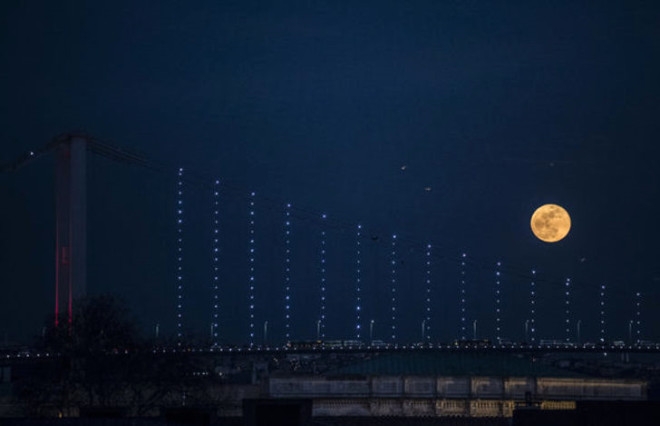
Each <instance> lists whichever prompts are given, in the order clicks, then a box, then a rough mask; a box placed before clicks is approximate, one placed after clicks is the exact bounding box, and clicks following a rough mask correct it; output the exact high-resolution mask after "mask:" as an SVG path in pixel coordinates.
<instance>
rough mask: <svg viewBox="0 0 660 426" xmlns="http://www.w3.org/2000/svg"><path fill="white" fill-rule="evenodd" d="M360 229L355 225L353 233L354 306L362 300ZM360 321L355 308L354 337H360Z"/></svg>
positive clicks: (360, 226) (358, 312) (358, 313)
mask: <svg viewBox="0 0 660 426" xmlns="http://www.w3.org/2000/svg"><path fill="white" fill-rule="evenodd" d="M361 230H362V225H358V226H357V232H356V235H355V241H356V243H355V245H356V247H357V248H356V265H357V266H356V269H355V306H356V307H359V306H360V305H361V302H362V298H361V295H360V255H361V253H360V239H361V238H362V233H361V232H360V231H361ZM360 323H361V318H360V310H359V309H355V330H356V333H355V338H356V339H359V338H360V332H359V330H360V328H361V327H360Z"/></svg>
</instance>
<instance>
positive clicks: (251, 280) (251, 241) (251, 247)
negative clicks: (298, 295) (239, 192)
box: [248, 192, 256, 346]
mask: <svg viewBox="0 0 660 426" xmlns="http://www.w3.org/2000/svg"><path fill="white" fill-rule="evenodd" d="M254 197H255V193H254V192H251V193H250V208H249V211H248V212H249V227H248V230H249V235H248V263H249V265H250V270H249V276H248V285H249V290H250V291H249V302H248V310H249V312H250V329H249V337H250V339H249V342H250V346H253V345H254V321H255V320H254V312H255V310H254V305H255V298H254V296H255V286H256V278H255V263H254V259H255V227H254V217H255V214H254Z"/></svg>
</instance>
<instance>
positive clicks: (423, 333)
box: [422, 320, 426, 342]
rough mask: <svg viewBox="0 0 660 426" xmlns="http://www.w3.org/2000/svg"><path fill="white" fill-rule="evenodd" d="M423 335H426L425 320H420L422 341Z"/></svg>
mask: <svg viewBox="0 0 660 426" xmlns="http://www.w3.org/2000/svg"><path fill="white" fill-rule="evenodd" d="M425 335H426V320H422V342H423V341H424V337H425Z"/></svg>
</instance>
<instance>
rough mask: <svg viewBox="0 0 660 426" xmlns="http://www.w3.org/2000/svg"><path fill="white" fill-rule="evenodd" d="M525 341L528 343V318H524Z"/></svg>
mask: <svg viewBox="0 0 660 426" xmlns="http://www.w3.org/2000/svg"><path fill="white" fill-rule="evenodd" d="M525 343H527V344H529V320H525Z"/></svg>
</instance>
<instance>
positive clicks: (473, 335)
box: [472, 320, 477, 340]
mask: <svg viewBox="0 0 660 426" xmlns="http://www.w3.org/2000/svg"><path fill="white" fill-rule="evenodd" d="M472 339H473V340H477V320H474V321H472Z"/></svg>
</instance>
